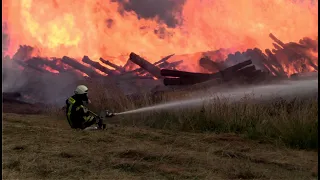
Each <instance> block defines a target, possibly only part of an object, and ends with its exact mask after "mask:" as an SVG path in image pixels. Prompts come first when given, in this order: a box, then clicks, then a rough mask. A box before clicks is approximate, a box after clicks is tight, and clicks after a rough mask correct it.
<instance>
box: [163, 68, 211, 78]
mask: <svg viewBox="0 0 320 180" xmlns="http://www.w3.org/2000/svg"><path fill="white" fill-rule="evenodd" d="M160 72H161V75H162V76H170V77H180V78H205V77H209V78H210V77H212V74H206V73H194V72H187V71H179V70H171V69H161V71H160Z"/></svg>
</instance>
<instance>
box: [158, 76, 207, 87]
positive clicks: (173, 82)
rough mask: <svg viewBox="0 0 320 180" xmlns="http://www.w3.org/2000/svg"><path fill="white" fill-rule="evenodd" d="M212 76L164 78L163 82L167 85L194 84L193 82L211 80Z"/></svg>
mask: <svg viewBox="0 0 320 180" xmlns="http://www.w3.org/2000/svg"><path fill="white" fill-rule="evenodd" d="M210 79H211V78H210V77H207V78H204V77H203V78H200V79H199V78H195V77H192V78H190V77H189V78H186V77H181V78H164V79H163V84H164V85H165V86H174V85H180V86H181V85H193V84H197V83H201V82H205V81H208V80H210Z"/></svg>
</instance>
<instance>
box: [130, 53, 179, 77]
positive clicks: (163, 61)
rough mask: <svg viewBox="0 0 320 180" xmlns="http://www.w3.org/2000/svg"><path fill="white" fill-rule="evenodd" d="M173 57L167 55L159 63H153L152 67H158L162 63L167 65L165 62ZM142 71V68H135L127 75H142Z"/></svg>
mask: <svg viewBox="0 0 320 180" xmlns="http://www.w3.org/2000/svg"><path fill="white" fill-rule="evenodd" d="M173 55H174V54H170V55H168V56H166V57H164V58H162V59H160V60H159V61H157V62H155V63H153V65H155V66H158V67H159V65H160V64H163V63H165V64H167V63H168V62H167V60H168V59H170V58H171V57H172V56H173ZM144 71H145V70H144V69H143V68H137V69H135V70H132V71H128V72H127V73H139V74H141V73H144Z"/></svg>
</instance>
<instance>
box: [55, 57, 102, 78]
mask: <svg viewBox="0 0 320 180" xmlns="http://www.w3.org/2000/svg"><path fill="white" fill-rule="evenodd" d="M61 61H62V62H63V63H65V64H67V65H69V66H71V67H73V68H75V69H77V70H79V71H81V72H83V73H85V74H87V75H88V76H89V77H92V78H93V77H101V75H100V74H98V73H97V72H96V71H94V70H93V69H91V68H88V67H86V66H84V65H82V64H80V63H79V62H78V61H76V60H74V59H72V58H69V57H67V56H63V57H62V60H61Z"/></svg>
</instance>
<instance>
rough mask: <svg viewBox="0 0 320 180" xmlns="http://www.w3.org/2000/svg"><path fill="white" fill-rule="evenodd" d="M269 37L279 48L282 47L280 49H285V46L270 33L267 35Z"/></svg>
mask: <svg viewBox="0 0 320 180" xmlns="http://www.w3.org/2000/svg"><path fill="white" fill-rule="evenodd" d="M269 37H270V38H271V39H272V40H273V41H274V42H276V43H277V44H279V45H280V46H282V48H284V47H285V44H284V43H283V42H282V41H280V40H279V39H278V38H276V37H275V36H274V35H273V34H272V33H270V34H269Z"/></svg>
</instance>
